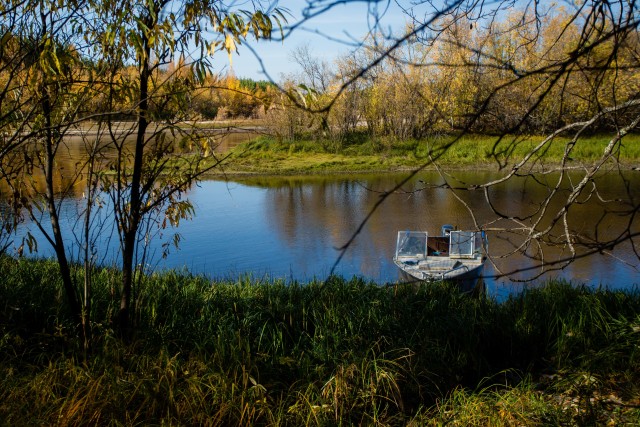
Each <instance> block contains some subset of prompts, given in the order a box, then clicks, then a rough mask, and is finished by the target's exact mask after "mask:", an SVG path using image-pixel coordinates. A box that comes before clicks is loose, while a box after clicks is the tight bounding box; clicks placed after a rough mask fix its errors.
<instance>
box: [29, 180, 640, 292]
mask: <svg viewBox="0 0 640 427" xmlns="http://www.w3.org/2000/svg"><path fill="white" fill-rule="evenodd" d="M492 177H493V176H492V175H491V174H490V173H488V172H458V173H457V174H456V178H457V179H458V180H460V181H463V182H465V183H473V182H482V181H485V180H487V179H490V178H492ZM403 178H404V175H377V176H349V177H307V178H255V179H252V180H250V181H248V180H247V181H244V182H223V181H215V180H212V181H205V182H202V183H201V184H200V185H199V186H198V187H195V188H194V189H193V190H192V191H191V192H190V193H189V196H188V197H189V199H190V200H191V201H192V202H193V203H194V205H195V208H196V216H195V217H194V218H193V219H192V220H190V221H183V222H182V223H181V224H180V226H179V229H178V230H175V231H178V232H179V233H180V235H181V241H180V245H179V248H178V249H172V250H171V253H170V255H169V256H168V257H167V258H166V259H163V258H162V257H160V256H159V253H160V252H161V243H162V242H167V241H169V240H170V239H171V237H172V234H173V232H174V231H170V230H165V231H164V232H163V236H162V238H161V239H157V238H156V239H155V240H154V241H153V244H152V245H151V247H152V248H153V251H154V254H155V256H154V258H153V260H152V261H151V262H150V266H151V267H153V268H156V269H162V268H183V267H184V268H187V269H189V270H190V271H192V272H196V273H204V274H207V275H208V276H210V277H212V278H233V277H237V276H238V275H243V274H247V273H248V274H251V275H253V276H255V277H263V276H268V277H270V278H285V279H293V280H299V281H308V280H311V279H314V278H320V279H321V278H325V277H326V276H327V275H328V274H329V273H330V272H331V271H332V268H335V270H334V271H335V273H337V274H340V275H343V276H346V277H351V276H354V275H355V276H361V277H364V278H366V279H369V280H373V281H376V282H378V283H387V282H394V281H397V280H398V279H399V274H398V270H397V268H396V267H395V266H394V265H393V263H392V257H393V253H394V249H395V240H396V234H397V232H398V230H427V231H429V232H433V233H439V229H440V226H441V225H442V224H446V223H449V224H454V225H456V226H458V227H459V228H469V227H472V226H473V222H472V218H471V215H470V214H469V211H468V209H467V207H465V206H464V205H463V204H462V203H461V202H460V201H458V200H457V199H456V198H455V197H453V195H452V194H451V191H450V190H447V189H445V188H431V187H429V186H430V185H432V184H435V185H437V184H441V183H442V178H440V177H438V176H437V175H435V173H425V174H422V175H420V176H419V177H417V178H415V179H412V180H411V181H410V182H409V183H407V184H406V185H404V186H403V187H402V189H401V190H400V191H398V192H396V193H394V194H392V195H391V196H389V197H388V199H387V200H386V201H385V202H384V203H382V204H380V206H379V207H378V208H377V209H376V210H375V211H374V212H373V214H371V216H370V218H369V219H368V221H367V222H366V224H365V225H364V227H363V228H362V231H361V232H360V233H359V234H358V235H357V236H356V237H355V239H354V240H353V242H352V244H351V245H350V246H349V247H348V248H347V250H346V251H345V252H344V256H343V257H342V259H341V260H340V262H339V263H337V265H336V262H337V260H338V257H339V255H340V253H341V252H340V250H339V248H341V247H343V246H344V245H345V244H346V243H347V242H348V241H349V239H350V238H352V236H353V235H354V233H355V231H356V230H357V229H358V227H359V226H360V225H361V223H362V222H363V221H364V220H365V218H366V217H367V215H369V214H370V212H371V211H372V208H373V207H374V206H375V205H376V203H377V202H378V201H379V200H380V197H381V194H382V192H384V191H386V190H389V189H391V188H393V186H394V185H395V184H396V183H398V182H399V181H400V180H402V179H403ZM544 179H546V178H544ZM629 179H631V185H630V186H629V185H627V186H625V185H623V184H621V183H620V181H619V180H617V179H614V178H612V179H611V182H609V181H607V178H602V180H603V181H602V183H601V184H602V188H606V192H607V193H608V194H606V195H604V197H607V198H610V199H614V198H616V199H619V200H629V199H630V198H635V197H639V196H640V195H639V194H638V192H635V193H634V191H632V190H630V188H631V189H634V188H636V189H640V174H636V175H630V177H629ZM425 187H427V188H425ZM416 190H419V191H416ZM459 194H460V196H461V197H462V198H463V199H464V200H465V202H466V203H467V206H468V207H469V208H470V209H471V210H472V211H473V212H474V213H475V214H476V216H477V218H478V220H479V221H480V222H481V223H483V224H488V222H489V221H491V220H492V219H494V217H495V216H494V215H493V214H492V213H491V212H490V211H489V210H488V209H487V206H486V202H485V199H484V194H483V193H481V192H464V193H459ZM545 194H546V193H545V192H544V188H543V187H542V186H541V185H539V184H536V183H534V182H531V180H529V181H525V180H522V181H518V182H516V181H514V182H512V183H509V184H507V185H503V186H501V187H499V188H496V189H494V190H492V191H491V193H490V197H491V200H492V202H493V203H495V206H496V207H498V208H499V209H501V210H502V211H503V212H508V213H509V214H510V215H522V214H523V213H526V212H533V211H535V209H537V204H536V200H539V198H540V197H544V195H545ZM635 200H636V204H637V199H635ZM604 211H605V208H603V205H602V203H600V202H592V203H591V202H590V203H588V204H587V205H582V206H580V207H579V208H576V209H575V210H574V212H572V214H573V215H572V222H573V224H575V226H576V228H578V229H582V230H587V229H594V224H596V222H597V223H598V227H597V229H598V232H599V233H601V234H602V233H618V232H619V230H622V229H624V228H625V227H626V225H627V223H628V222H629V221H630V219H629V217H624V216H621V215H619V213H615V214H606V215H604V214H603V212H604ZM68 217H69V218H70V220H69V226H71V224H72V222H73V220H74V218H75V219H77V215H75V214H74V210H73V209H71V208H69V211H68ZM503 222H504V221H503ZM631 223H632V226H631V228H632V230H635V231H636V232H637V231H638V230H640V221H638V219H635V220H631ZM497 224H499V223H493V224H491V225H492V226H496V225H497ZM502 225H505V224H502ZM102 234H103V235H106V234H107V233H102ZM489 239H490V253H491V254H492V255H493V256H494V257H495V258H494V261H495V263H496V267H497V268H498V269H496V268H494V266H492V265H487V267H486V268H485V283H486V284H487V288H488V290H489V291H490V292H491V293H492V294H494V295H497V296H501V295H506V294H508V293H510V292H513V291H517V290H518V289H520V288H521V287H522V286H532V285H531V284H516V285H513V284H512V279H523V278H528V277H532V275H535V274H537V273H538V272H539V270H537V269H533V270H527V271H526V272H522V271H520V272H518V270H522V269H528V268H530V267H532V266H533V265H534V263H533V261H531V260H529V259H526V258H524V257H522V256H510V257H507V258H500V256H501V255H504V254H507V253H509V251H510V249H511V248H512V246H513V242H514V241H517V238H513V236H510V235H509V234H505V233H501V234H494V233H491V232H490V233H489ZM635 245H636V248H635V249H636V250H638V249H639V248H640V244H639V242H637V241H636V242H635ZM100 247H101V248H102V249H101V250H102V252H101V261H102V262H106V263H109V262H113V260H114V259H115V257H114V254H115V249H114V248H115V242H114V241H111V242H110V243H109V244H107V242H106V241H103V242H102V243H101V244H100ZM104 248H108V249H104ZM47 251H48V252H47ZM39 253H40V254H41V255H50V254H51V251H50V250H49V248H48V247H47V246H46V244H45V242H44V240H42V241H41V243H40V252H39ZM566 255H567V253H566V251H565V252H563V251H562V250H561V249H557V248H546V249H545V256H546V257H547V258H546V259H547V260H553V259H557V258H560V257H564V256H566ZM499 271H501V272H503V273H512V274H509V275H507V276H504V277H498V276H501V274H499ZM551 277H561V278H564V279H567V280H571V281H574V282H576V283H586V284H589V285H591V286H598V285H601V284H604V285H607V286H610V287H613V288H628V287H631V286H633V285H634V284H638V283H640V273H639V272H638V269H637V258H635V255H634V252H633V245H632V243H630V242H628V243H625V244H623V245H620V246H619V247H617V248H616V249H615V250H614V251H613V252H612V253H611V254H609V255H595V256H591V257H589V258H586V259H579V260H577V261H575V262H574V263H573V264H571V265H570V266H569V267H566V268H564V269H563V270H560V271H556V272H553V273H551V274H546V275H544V276H542V278H541V280H545V279H548V278H551ZM538 282H539V281H538Z"/></svg>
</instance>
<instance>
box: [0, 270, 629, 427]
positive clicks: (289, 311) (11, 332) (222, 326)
mask: <svg viewBox="0 0 640 427" xmlns="http://www.w3.org/2000/svg"><path fill="white" fill-rule="evenodd" d="M0 268H1V269H2V271H3V281H2V282H0V425H15V424H18V425H26V424H29V425H32V424H37V425H87V424H112V425H136V424H145V425H148V424H150V425H160V424H164V425H190V424H204V425H207V424H208V425H295V426H297V425H354V424H358V425H360V424H364V425H371V424H383V425H441V424H452V425H558V424H568V425H588V424H592V425H600V424H606V423H618V424H623V423H628V424H637V423H638V422H640V412H639V410H638V404H639V403H640V388H639V387H638V385H637V384H640V360H639V357H640V295H639V294H638V293H634V292H609V291H604V290H599V291H590V290H588V289H585V288H582V287H574V286H571V285H569V284H566V283H549V284H548V285H547V286H545V287H543V288H541V289H533V290H530V291H527V292H525V293H523V294H522V295H519V296H514V297H512V298H510V299H509V300H507V301H505V302H503V303H500V304H499V303H497V302H495V301H493V300H491V299H482V298H481V299H473V298H469V297H468V296H465V295H461V294H460V293H458V292H456V291H455V289H454V288H452V287H449V286H447V285H444V284H443V285H428V286H421V287H419V288H417V289H416V288H415V287H413V286H409V285H393V286H378V285H375V284H372V283H366V282H364V281H362V280H360V279H352V280H345V279H342V278H339V277H331V278H329V279H328V280H326V281H324V282H321V281H316V282H312V283H309V284H305V285H302V284H298V283H285V282H282V281H268V280H259V279H252V278H244V279H241V280H238V281H236V282H211V281H210V280H207V279H205V278H203V277H200V276H194V275H191V274H189V273H187V272H167V273H163V274H152V275H150V276H148V277H146V278H145V280H144V282H143V284H142V288H141V289H140V291H141V294H140V295H141V300H140V302H139V304H138V305H137V311H136V334H135V336H134V337H133V338H132V340H131V341H130V342H126V343H125V342H122V341H121V340H119V339H118V338H116V337H115V335H114V333H113V331H112V325H111V318H112V317H113V314H114V311H115V309H116V307H117V304H118V301H117V300H116V299H115V297H114V296H113V293H112V291H111V289H112V288H113V287H114V286H117V284H118V281H119V276H118V273H117V271H114V270H111V269H99V270H98V271H96V276H95V277H96V279H95V285H94V288H95V294H94V300H93V306H94V311H93V313H92V327H93V337H94V342H93V353H92V354H91V356H90V357H89V358H88V359H86V360H85V359H84V358H83V357H82V351H81V348H80V347H81V345H80V343H79V342H78V340H77V339H76V337H75V335H74V334H75V330H76V329H75V327H74V325H73V324H72V323H71V321H70V317H69V316H68V314H67V311H66V309H65V303H64V298H63V295H62V294H61V291H60V283H59V281H58V279H57V272H56V265H55V263H53V262H49V261H33V260H24V259H20V260H14V259H9V258H0ZM77 274H78V277H79V278H80V276H79V275H80V271H78V272H77Z"/></svg>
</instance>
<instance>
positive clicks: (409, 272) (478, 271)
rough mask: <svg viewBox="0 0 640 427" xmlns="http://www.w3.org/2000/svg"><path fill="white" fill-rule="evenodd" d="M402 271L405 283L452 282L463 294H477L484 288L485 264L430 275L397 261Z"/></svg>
mask: <svg viewBox="0 0 640 427" xmlns="http://www.w3.org/2000/svg"><path fill="white" fill-rule="evenodd" d="M395 264H396V265H397V266H398V268H399V269H400V271H401V275H402V279H403V281H405V282H416V281H423V282H431V283H435V282H450V283H454V284H455V285H456V286H457V287H458V288H459V289H460V291H461V292H468V293H476V292H478V291H479V290H480V289H483V288H484V283H483V281H482V271H483V270H484V263H481V264H478V265H476V266H474V267H472V268H469V269H467V270H465V271H459V272H450V273H448V274H444V275H443V274H438V273H429V272H426V271H423V270H420V269H417V268H410V267H409V266H407V265H406V264H405V263H402V262H399V261H395Z"/></svg>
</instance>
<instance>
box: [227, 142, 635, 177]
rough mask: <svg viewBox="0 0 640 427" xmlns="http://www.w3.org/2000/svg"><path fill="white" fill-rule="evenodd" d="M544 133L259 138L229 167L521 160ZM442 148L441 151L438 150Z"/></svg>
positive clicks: (576, 153)
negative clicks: (341, 139) (337, 142)
mask: <svg viewBox="0 0 640 427" xmlns="http://www.w3.org/2000/svg"><path fill="white" fill-rule="evenodd" d="M543 138H544V137H543V136H528V137H515V136H509V135H508V136H505V137H503V138H500V139H499V138H498V137H497V136H491V135H472V134H470V135H464V136H462V137H460V138H456V137H455V136H451V135H444V136H436V137H432V138H426V139H420V140H414V139H408V140H395V139H392V138H379V137H371V136H368V135H366V133H357V134H355V135H353V137H352V138H350V139H349V140H347V141H346V142H345V143H344V144H342V146H341V148H340V149H338V150H336V149H334V148H328V147H333V146H334V145H335V144H333V143H331V141H317V140H313V139H308V140H298V141H279V140H275V139H273V138H269V137H260V138H257V139H255V140H253V141H250V142H247V143H244V144H241V145H240V146H238V147H237V148H235V149H234V151H233V163H232V164H230V165H229V166H230V167H231V168H233V170H234V171H253V172H263V173H274V174H277V175H282V174H292V173H304V172H331V171H367V170H368V171H371V170H397V169H402V168H411V167H417V166H422V165H424V163H425V162H428V161H429V160H430V158H431V157H432V156H434V155H439V157H438V159H437V161H438V164H440V165H441V166H450V167H469V166H482V165H495V164H496V161H500V162H504V161H508V162H509V163H514V162H518V161H520V160H522V159H523V158H524V157H525V156H526V155H527V154H528V153H529V152H530V150H531V149H533V148H534V147H535V146H536V145H537V144H539V143H540V142H541V141H542V140H543ZM609 140H610V136H609V135H602V136H599V135H593V136H588V137H584V138H581V139H580V140H579V142H578V143H577V144H575V146H574V147H573V150H572V152H571V156H570V157H571V161H570V163H571V164H577V163H587V164H589V163H592V162H594V161H595V160H597V159H599V158H600V157H601V156H602V154H603V152H604V148H605V146H606V145H607V143H608V142H609ZM639 140H640V135H636V134H631V135H627V136H625V139H624V140H623V143H622V145H621V146H620V149H619V151H618V152H616V153H615V154H616V155H617V156H618V158H619V160H620V161H621V162H622V163H623V164H625V163H626V164H634V165H635V164H636V163H637V162H638V160H640V148H639V147H640V144H638V141H639ZM570 141H571V140H570V138H565V137H557V138H555V139H554V140H553V141H551V142H550V143H549V144H547V145H546V146H545V148H544V150H542V151H541V152H540V153H538V155H537V156H536V157H535V158H534V159H535V160H537V161H541V162H543V163H545V164H547V165H548V164H558V163H560V162H561V161H562V159H563V156H564V154H565V148H566V146H567V144H569V142H570ZM445 147H447V148H446V150H445V151H442V150H443V149H444V148H445Z"/></svg>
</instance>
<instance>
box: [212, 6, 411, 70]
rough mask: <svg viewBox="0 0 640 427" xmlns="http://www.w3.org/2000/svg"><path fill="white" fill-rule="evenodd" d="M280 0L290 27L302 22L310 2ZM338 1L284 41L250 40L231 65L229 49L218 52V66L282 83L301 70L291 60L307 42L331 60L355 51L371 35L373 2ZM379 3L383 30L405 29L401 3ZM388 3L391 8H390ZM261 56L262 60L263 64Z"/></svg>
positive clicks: (322, 57) (315, 53)
mask: <svg viewBox="0 0 640 427" xmlns="http://www.w3.org/2000/svg"><path fill="white" fill-rule="evenodd" d="M277 3H278V7H280V8H286V9H288V11H289V13H290V15H288V24H287V26H291V25H293V24H296V23H298V22H300V19H301V16H302V10H303V8H304V7H305V6H306V4H307V2H306V1H302V0H281V1H278V2H277ZM320 3H325V4H326V3H328V2H327V1H321V2H320ZM335 3H336V5H335V6H334V7H332V8H331V9H329V10H328V11H326V12H323V13H322V14H320V15H319V16H316V17H314V18H312V19H309V20H308V21H307V22H305V23H304V24H303V25H302V26H300V27H296V28H295V29H293V30H292V31H291V32H290V33H288V34H287V35H286V36H285V39H284V40H278V41H264V40H260V41H258V42H255V41H250V42H249V43H247V45H245V44H243V45H241V46H238V52H237V54H234V55H233V56H232V58H231V64H230V63H229V57H228V56H227V54H226V52H217V53H216V56H217V57H216V58H215V65H216V67H217V68H218V70H219V71H221V72H222V73H224V72H228V71H229V70H230V69H232V71H233V73H234V74H235V75H236V76H237V77H246V78H251V79H254V80H273V81H276V82H278V81H282V80H283V77H284V76H286V75H287V74H292V73H295V72H297V71H299V69H298V67H297V65H296V64H295V62H294V61H293V60H292V59H291V52H292V51H293V50H294V49H296V48H298V47H301V46H304V45H308V46H309V50H310V51H311V53H312V54H313V55H314V56H316V57H317V58H319V59H322V60H325V61H327V62H329V63H330V62H331V61H333V60H334V59H336V58H337V57H338V56H340V55H343V54H345V53H347V52H348V51H349V50H352V49H353V48H354V45H355V44H356V43H357V41H360V40H362V38H363V37H364V36H365V35H366V34H367V32H368V31H369V28H370V27H371V24H372V22H371V21H372V14H371V13H370V11H369V9H368V8H369V4H368V3H369V2H366V1H349V2H344V1H338V2H335ZM378 6H379V10H378V12H380V13H382V12H383V11H384V14H383V19H382V21H381V25H382V29H383V30H384V31H385V32H389V31H398V30H401V29H402V27H403V26H404V22H405V21H406V16H405V15H404V14H403V13H402V11H401V10H399V8H398V7H397V5H395V3H394V2H387V1H381V2H379V5H378ZM387 6H389V8H386V7H387ZM383 9H384V10H383ZM373 12H375V11H373ZM278 37H279V34H278ZM258 58H260V60H261V61H262V65H261V63H260V61H259V60H258ZM263 66H264V70H263ZM265 71H266V73H265Z"/></svg>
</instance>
